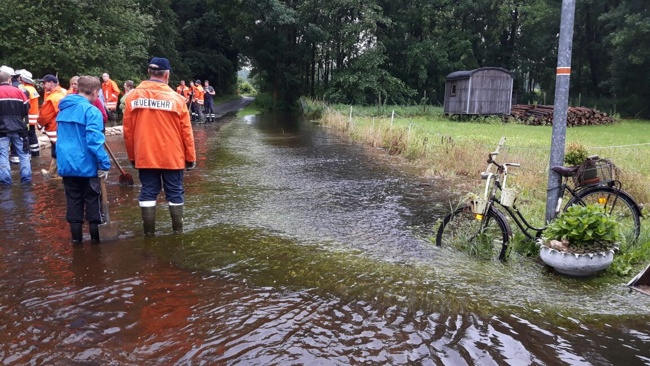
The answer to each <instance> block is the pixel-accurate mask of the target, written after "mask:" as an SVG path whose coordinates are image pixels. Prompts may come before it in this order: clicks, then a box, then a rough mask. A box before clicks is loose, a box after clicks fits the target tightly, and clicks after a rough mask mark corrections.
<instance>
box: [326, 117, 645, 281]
mask: <svg viewBox="0 0 650 366" xmlns="http://www.w3.org/2000/svg"><path fill="white" fill-rule="evenodd" d="M395 110H396V113H395V116H394V118H393V119H392V122H391V117H392V108H390V107H387V108H385V109H384V110H383V111H378V110H377V108H357V107H353V108H352V110H351V111H350V106H332V107H329V108H325V111H324V113H323V117H322V118H321V121H322V123H323V124H324V125H326V126H328V127H330V128H332V129H335V130H338V131H341V133H343V134H347V135H348V136H349V137H350V138H351V139H353V140H354V141H358V142H361V143H365V144H369V145H371V146H374V147H380V148H384V149H386V151H387V152H388V153H389V154H394V155H400V156H402V157H404V158H405V159H407V160H409V161H411V162H413V163H416V164H418V165H421V166H423V167H425V174H426V175H429V176H442V177H444V178H447V179H448V182H449V190H450V191H451V192H453V193H456V194H458V197H459V198H460V197H462V196H463V195H464V194H465V193H467V192H468V191H469V192H473V193H478V194H482V191H483V188H484V181H482V180H481V178H480V172H482V171H484V170H485V168H486V165H487V163H486V159H487V154H488V153H489V152H490V151H493V150H494V148H495V147H496V145H497V144H498V142H499V140H500V139H501V137H502V136H505V137H506V144H505V147H504V148H502V150H501V154H500V155H499V157H498V158H497V161H500V162H515V163H520V164H521V167H520V168H512V169H511V171H510V172H511V173H512V174H511V175H509V179H508V182H509V185H510V186H513V185H514V186H515V187H516V188H517V189H518V191H519V192H520V193H519V195H518V197H519V202H525V206H524V207H521V206H522V205H520V207H521V208H522V211H523V212H524V213H525V214H526V216H527V217H530V218H533V220H531V222H532V223H533V224H536V225H541V224H543V217H544V208H545V203H546V193H547V189H546V186H547V181H548V169H549V155H550V146H551V135H552V127H551V126H527V125H523V124H515V123H503V122H502V121H501V119H500V118H498V117H487V118H480V119H476V120H471V121H466V122H462V121H458V120H453V119H450V118H448V117H445V116H444V115H443V113H442V110H441V109H440V108H430V107H429V109H428V110H427V111H426V112H425V111H424V110H423V108H422V107H421V106H413V107H399V108H395ZM350 112H351V113H350ZM378 112H379V113H378ZM373 115H374V117H373ZM350 116H352V117H350ZM569 142H580V143H581V144H583V145H585V146H586V147H587V149H588V151H589V154H591V155H594V154H595V155H599V156H600V157H602V158H607V159H610V160H611V161H613V162H614V163H615V164H616V165H617V166H618V167H619V168H620V175H619V176H618V177H617V178H618V179H620V180H621V181H622V182H623V189H624V190H625V191H627V192H628V193H630V194H631V195H632V196H633V197H634V198H635V199H636V200H637V201H638V202H639V203H640V204H641V205H647V204H648V203H649V202H650V186H649V184H648V182H649V181H650V160H649V159H647V156H648V155H649V153H650V121H642V120H623V121H619V122H617V123H616V124H613V125H606V126H582V127H573V128H569V129H567V134H566V143H567V144H568V143H569ZM645 214H647V213H645ZM534 218H537V219H534ZM523 250H524V251H528V253H530V251H531V250H533V251H534V249H532V248H524V249H523ZM622 251H623V254H622V255H619V256H617V260H616V261H615V263H614V265H613V266H612V268H613V269H612V271H614V272H616V274H617V275H629V274H630V271H632V270H634V269H636V268H638V266H640V265H647V261H649V260H650V229H649V228H648V224H647V222H645V220H643V221H642V234H641V238H640V240H639V242H638V243H637V244H634V247H630V248H626V249H625V250H622Z"/></svg>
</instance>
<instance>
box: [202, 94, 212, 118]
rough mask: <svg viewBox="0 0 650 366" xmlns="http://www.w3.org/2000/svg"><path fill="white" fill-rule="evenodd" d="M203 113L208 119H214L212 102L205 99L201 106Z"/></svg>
mask: <svg viewBox="0 0 650 366" xmlns="http://www.w3.org/2000/svg"><path fill="white" fill-rule="evenodd" d="M203 111H204V112H205V114H206V117H208V118H214V100H212V99H206V100H205V104H204V106H203Z"/></svg>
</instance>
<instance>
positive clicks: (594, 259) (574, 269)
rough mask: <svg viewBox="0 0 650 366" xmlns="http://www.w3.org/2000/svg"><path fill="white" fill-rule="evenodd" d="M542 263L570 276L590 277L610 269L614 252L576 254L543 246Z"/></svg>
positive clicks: (541, 251)
mask: <svg viewBox="0 0 650 366" xmlns="http://www.w3.org/2000/svg"><path fill="white" fill-rule="evenodd" d="M539 255H540V257H541V258H542V261H544V263H546V264H547V265H549V266H551V267H553V268H555V271H556V272H558V273H562V274H565V275H569V276H580V277H584V276H590V275H593V274H594V273H596V272H599V271H602V270H604V269H605V268H607V267H609V265H610V264H612V262H613V261H614V251H612V250H608V251H603V252H597V253H587V254H574V253H567V252H560V251H558V250H555V249H551V248H549V247H546V246H542V248H541V249H540V252H539Z"/></svg>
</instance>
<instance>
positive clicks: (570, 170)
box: [551, 166, 578, 177]
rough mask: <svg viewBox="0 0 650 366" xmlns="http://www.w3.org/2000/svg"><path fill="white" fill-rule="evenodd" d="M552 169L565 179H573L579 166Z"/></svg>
mask: <svg viewBox="0 0 650 366" xmlns="http://www.w3.org/2000/svg"><path fill="white" fill-rule="evenodd" d="M551 169H552V170H553V171H554V172H556V173H557V174H559V175H561V176H563V177H572V176H574V175H575V174H576V172H577V171H578V167H577V166H554V167H552V168H551Z"/></svg>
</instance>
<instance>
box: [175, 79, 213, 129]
mask: <svg viewBox="0 0 650 366" xmlns="http://www.w3.org/2000/svg"><path fill="white" fill-rule="evenodd" d="M176 92H177V93H178V94H180V95H182V96H183V97H184V98H185V103H187V105H188V107H189V108H190V110H191V111H192V116H191V117H192V120H193V121H197V122H201V123H203V122H205V121H206V120H207V121H208V122H213V121H214V119H215V115H214V95H215V94H216V92H215V90H214V88H213V87H211V86H210V81H208V80H205V81H204V86H201V80H199V79H196V81H190V85H189V86H187V85H185V80H181V82H180V85H179V86H178V87H177V88H176Z"/></svg>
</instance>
